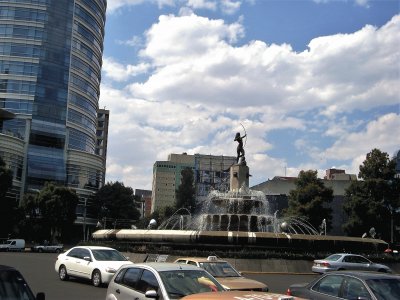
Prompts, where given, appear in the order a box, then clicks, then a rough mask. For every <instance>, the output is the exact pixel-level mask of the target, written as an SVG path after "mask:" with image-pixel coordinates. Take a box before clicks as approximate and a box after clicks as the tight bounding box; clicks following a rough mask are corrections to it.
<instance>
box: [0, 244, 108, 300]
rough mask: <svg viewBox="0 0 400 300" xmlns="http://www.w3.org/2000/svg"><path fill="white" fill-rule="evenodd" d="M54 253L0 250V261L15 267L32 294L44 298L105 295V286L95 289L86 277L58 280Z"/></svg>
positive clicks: (96, 299)
mask: <svg viewBox="0 0 400 300" xmlns="http://www.w3.org/2000/svg"><path fill="white" fill-rule="evenodd" d="M57 255H58V254H55V253H30V252H22V253H21V252H0V264H2V265H7V266H12V267H14V268H16V269H18V270H19V271H20V272H21V273H22V275H23V276H24V277H25V279H26V281H27V282H28V284H29V286H30V287H31V289H32V290H33V292H34V294H36V293H38V292H44V293H45V294H46V300H70V299H88V300H92V299H93V300H99V299H105V298H106V292H107V289H106V288H104V287H100V288H96V287H94V286H92V285H91V283H90V281H89V280H79V279H74V278H72V279H70V280H69V281H61V280H60V279H59V278H58V274H57V273H56V271H55V270H54V264H55V261H56V258H57Z"/></svg>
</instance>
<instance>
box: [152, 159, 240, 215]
mask: <svg viewBox="0 0 400 300" xmlns="http://www.w3.org/2000/svg"><path fill="white" fill-rule="evenodd" d="M234 163H236V157H234V156H223V155H204V154H194V155H189V154H187V153H183V154H170V155H169V156H168V160H167V161H157V162H155V164H154V166H153V186H152V191H153V193H152V196H151V212H154V211H156V210H161V209H163V208H165V207H167V206H170V207H174V206H175V203H176V198H175V194H176V190H177V189H178V187H179V185H180V183H181V179H182V178H181V177H182V176H181V172H182V170H184V169H185V168H191V169H192V170H193V175H194V185H195V188H196V195H195V197H196V202H197V203H199V202H201V201H203V200H204V199H205V197H207V195H208V193H209V192H210V190H212V189H218V190H222V191H227V190H229V168H230V166H231V165H233V164H234Z"/></svg>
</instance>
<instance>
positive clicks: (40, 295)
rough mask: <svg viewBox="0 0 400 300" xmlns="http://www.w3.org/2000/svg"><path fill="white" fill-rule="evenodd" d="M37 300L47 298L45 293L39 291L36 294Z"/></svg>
mask: <svg viewBox="0 0 400 300" xmlns="http://www.w3.org/2000/svg"><path fill="white" fill-rule="evenodd" d="M36 300H46V295H45V293H37V294H36Z"/></svg>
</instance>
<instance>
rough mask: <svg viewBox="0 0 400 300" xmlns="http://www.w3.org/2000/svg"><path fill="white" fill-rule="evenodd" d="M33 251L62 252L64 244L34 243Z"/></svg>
mask: <svg viewBox="0 0 400 300" xmlns="http://www.w3.org/2000/svg"><path fill="white" fill-rule="evenodd" d="M31 251H32V252H39V253H42V252H55V253H61V252H63V251H64V245H62V244H59V245H50V244H47V243H45V242H44V243H43V244H39V245H33V246H32V247H31Z"/></svg>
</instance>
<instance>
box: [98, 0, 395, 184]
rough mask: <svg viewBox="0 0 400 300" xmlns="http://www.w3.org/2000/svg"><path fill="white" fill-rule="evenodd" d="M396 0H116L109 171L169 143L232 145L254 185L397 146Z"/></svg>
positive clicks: (122, 171) (181, 148)
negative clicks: (242, 138) (241, 149)
mask: <svg viewBox="0 0 400 300" xmlns="http://www.w3.org/2000/svg"><path fill="white" fill-rule="evenodd" d="M399 45H400V1H398V0H389V1H385V0H379V1H369V0H356V1H353V0H335V1H330V0H318V1H317V0H315V1H314V0H292V1H287V0H275V1H270V0H108V10H107V22H106V37H105V43H104V56H103V60H104V61H103V71H102V84H101V95H100V107H106V108H107V109H109V110H110V128H109V144H108V158H107V176H106V181H122V182H123V183H124V184H125V185H126V186H131V187H132V188H134V189H135V188H138V189H151V184H152V168H153V164H154V162H155V161H158V160H167V157H168V154H170V153H182V152H187V153H189V154H195V153H201V154H213V155H225V156H235V155H236V146H237V144H236V143H235V142H234V141H233V139H234V136H235V133H236V132H238V131H240V132H241V133H242V134H243V133H244V132H243V127H242V125H241V124H243V126H244V127H245V129H246V131H247V134H248V137H247V142H246V145H245V151H246V160H247V163H248V166H249V167H250V173H251V174H252V177H251V180H250V185H251V186H252V185H255V184H258V183H261V182H263V181H266V180H268V179H271V178H272V177H274V176H284V175H287V176H297V174H298V173H299V171H301V170H309V169H312V170H318V174H319V176H320V177H321V178H322V177H323V176H324V174H325V170H326V169H328V168H331V167H335V168H342V169H345V170H346V172H347V173H353V174H358V171H359V165H360V164H361V163H362V162H363V161H364V159H365V156H366V154H367V153H368V152H370V151H371V150H372V149H373V148H378V149H380V150H382V151H384V152H387V153H388V154H389V155H390V156H391V155H393V153H394V152H395V151H396V150H398V149H400V129H399V128H400V96H399V95H400V90H399V89H400V88H399V87H400V46H399Z"/></svg>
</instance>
